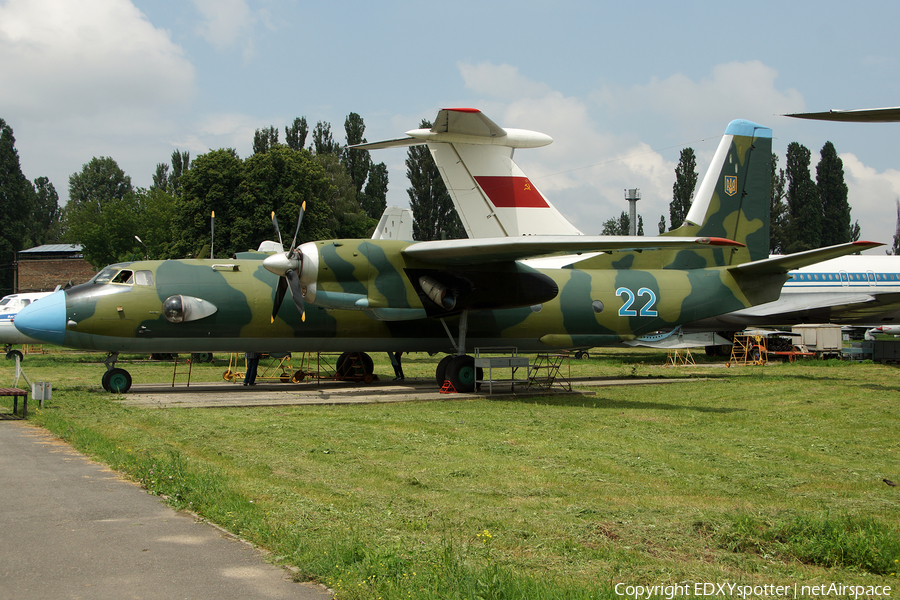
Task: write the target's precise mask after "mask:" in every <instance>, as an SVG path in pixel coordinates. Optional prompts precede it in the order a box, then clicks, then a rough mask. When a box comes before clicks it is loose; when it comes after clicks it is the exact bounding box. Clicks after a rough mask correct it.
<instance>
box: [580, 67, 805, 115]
mask: <svg viewBox="0 0 900 600" xmlns="http://www.w3.org/2000/svg"><path fill="white" fill-rule="evenodd" d="M777 78H778V72H777V71H776V70H775V69H773V68H771V67H769V66H767V65H765V64H763V63H762V62H760V61H758V60H750V61H746V62H730V63H725V64H720V65H716V66H714V67H713V68H712V71H711V73H710V74H709V75H708V76H706V77H704V78H702V79H701V80H699V81H694V80H692V79H690V78H689V77H687V76H685V75H683V74H681V73H676V74H674V75H671V76H670V77H668V78H666V79H659V78H656V77H654V78H651V79H650V81H649V82H648V83H646V84H643V85H636V86H632V87H623V86H615V85H607V86H604V87H602V88H601V89H599V90H597V91H596V92H595V93H594V94H593V95H592V98H593V100H594V101H595V102H596V103H597V104H598V106H599V107H600V109H601V110H602V111H603V112H604V113H606V114H608V115H609V116H610V117H619V118H621V117H632V118H634V117H637V118H646V117H647V116H648V115H651V116H653V117H665V118H666V119H667V121H666V122H667V123H669V124H670V126H677V124H686V125H687V126H688V127H690V128H691V129H692V130H693V131H703V130H704V129H702V127H704V126H707V127H713V126H714V127H719V126H722V127H723V128H724V124H727V123H728V122H730V121H731V120H732V119H735V118H742V119H750V120H753V121H756V122H759V123H763V124H766V123H770V122H771V121H772V117H773V115H779V114H784V113H789V112H802V111H803V110H805V108H806V103H805V101H804V100H803V96H802V95H801V94H800V92H798V91H797V90H795V89H793V88H790V89H787V90H781V89H779V88H778V87H777V86H776V84H775V81H776V79H777Z"/></svg>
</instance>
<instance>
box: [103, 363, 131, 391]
mask: <svg viewBox="0 0 900 600" xmlns="http://www.w3.org/2000/svg"><path fill="white" fill-rule="evenodd" d="M101 383H102V384H103V389H104V390H106V391H107V392H109V393H111V394H124V393H125V392H127V391H128V390H130V389H131V374H130V373H129V372H128V371H126V370H125V369H118V368H116V369H110V370H108V371H107V372H106V373H104V374H103V379H102V381H101Z"/></svg>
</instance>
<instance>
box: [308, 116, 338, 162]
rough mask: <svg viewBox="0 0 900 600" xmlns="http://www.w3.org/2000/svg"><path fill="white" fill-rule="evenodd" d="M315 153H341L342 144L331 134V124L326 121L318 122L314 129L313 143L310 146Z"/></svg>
mask: <svg viewBox="0 0 900 600" xmlns="http://www.w3.org/2000/svg"><path fill="white" fill-rule="evenodd" d="M310 150H311V151H312V152H313V154H338V155H339V154H340V153H341V145H340V144H339V143H337V142H335V141H334V138H333V137H332V135H331V124H330V123H326V122H325V121H319V122H318V123H316V127H315V129H313V143H312V146H311V147H310Z"/></svg>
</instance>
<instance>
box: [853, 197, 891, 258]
mask: <svg viewBox="0 0 900 600" xmlns="http://www.w3.org/2000/svg"><path fill="white" fill-rule="evenodd" d="M896 203H897V227H896V229H894V243H893V244H891V247H890V249H889V250H885V251H884V253H885V254H891V255H893V256H900V197H898V198H897V200H896ZM855 226H856V228H857V229H859V222H858V221H857V223H856V224H855ZM857 234H858V232H857ZM858 240H859V238H858V237H857V238H856V239H854V240H853V241H854V242H855V241H858Z"/></svg>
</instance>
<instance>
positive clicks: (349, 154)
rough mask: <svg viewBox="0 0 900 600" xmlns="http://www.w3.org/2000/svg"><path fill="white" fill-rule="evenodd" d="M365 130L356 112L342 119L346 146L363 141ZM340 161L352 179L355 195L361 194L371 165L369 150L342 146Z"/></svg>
mask: <svg viewBox="0 0 900 600" xmlns="http://www.w3.org/2000/svg"><path fill="white" fill-rule="evenodd" d="M365 131H366V124H365V122H364V121H363V118H362V117H361V116H359V115H358V114H356V113H350V114H349V115H347V119H346V120H345V121H344V133H345V134H346V135H347V145H348V146H352V145H354V144H363V143H365V141H366V138H364V137H363V134H364V133H365ZM341 163H342V164H343V165H344V170H346V171H347V174H348V175H349V176H350V180H351V181H353V186H354V187H355V188H356V194H357V196H358V195H359V194H362V191H363V186H364V185H365V184H366V179H367V178H368V176H369V169H370V168H371V167H372V158H371V157H370V156H369V151H368V150H351V149H349V148H344V150H343V152H341Z"/></svg>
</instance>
